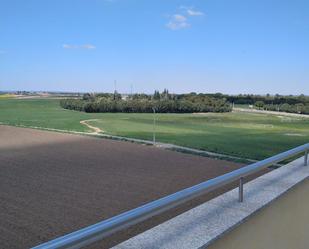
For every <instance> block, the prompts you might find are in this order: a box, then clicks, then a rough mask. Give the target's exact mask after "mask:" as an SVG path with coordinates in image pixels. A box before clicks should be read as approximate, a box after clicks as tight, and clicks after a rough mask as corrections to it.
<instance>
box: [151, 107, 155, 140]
mask: <svg viewBox="0 0 309 249" xmlns="http://www.w3.org/2000/svg"><path fill="white" fill-rule="evenodd" d="M152 110H153V131H152V140H153V145H156V108H154V107H152Z"/></svg>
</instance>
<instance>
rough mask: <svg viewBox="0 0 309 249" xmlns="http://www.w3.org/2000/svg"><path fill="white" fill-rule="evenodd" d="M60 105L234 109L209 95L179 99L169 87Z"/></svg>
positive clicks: (102, 109) (121, 108)
mask: <svg viewBox="0 0 309 249" xmlns="http://www.w3.org/2000/svg"><path fill="white" fill-rule="evenodd" d="M60 105H61V106H62V107H63V108H65V109H70V110H76V111H84V112H90V113H96V112H125V113H152V112H153V108H154V109H155V111H156V112H158V113H193V112H230V111H231V106H230V104H229V103H228V102H227V101H226V100H225V99H222V98H220V99H219V98H218V99H217V98H213V97H208V96H203V97H196V98H192V96H191V97H190V98H184V97H181V98H178V96H177V95H171V94H169V93H168V91H167V90H165V92H163V93H162V94H160V93H158V92H155V94H154V95H145V94H135V95H133V96H128V97H127V98H126V99H122V98H121V95H119V94H116V93H115V94H95V95H94V94H85V95H84V96H83V98H82V99H62V100H61V101H60Z"/></svg>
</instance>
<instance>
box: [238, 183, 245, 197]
mask: <svg viewBox="0 0 309 249" xmlns="http://www.w3.org/2000/svg"><path fill="white" fill-rule="evenodd" d="M238 190H239V192H238V201H239V202H243V201H244V178H243V177H240V178H239V189H238Z"/></svg>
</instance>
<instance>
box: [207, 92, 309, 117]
mask: <svg viewBox="0 0 309 249" xmlns="http://www.w3.org/2000/svg"><path fill="white" fill-rule="evenodd" d="M207 96H212V97H216V98H224V99H226V100H227V101H228V102H230V103H234V104H246V105H252V106H255V107H256V108H258V109H260V110H268V111H279V112H290V113H299V114H309V96H306V95H304V94H301V95H298V96H294V95H287V96H285V95H279V94H276V95H270V94H266V95H254V94H239V95H224V94H221V93H216V94H208V95H207Z"/></svg>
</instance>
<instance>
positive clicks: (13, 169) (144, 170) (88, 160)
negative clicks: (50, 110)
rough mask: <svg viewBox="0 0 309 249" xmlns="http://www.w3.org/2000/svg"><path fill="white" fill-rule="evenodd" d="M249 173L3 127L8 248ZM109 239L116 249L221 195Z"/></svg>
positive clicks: (2, 196)
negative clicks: (203, 184) (220, 177)
mask: <svg viewBox="0 0 309 249" xmlns="http://www.w3.org/2000/svg"><path fill="white" fill-rule="evenodd" d="M239 167H241V165H240V164H236V163H232V162H226V161H222V160H216V159H210V158H205V157H199V156H193V155H187V154H181V153H178V152H173V151H167V150H164V149H160V148H155V147H153V146H146V145H138V144H134V143H129V142H120V141H114V140H108V139H99V138H92V137H87V136H80V135H70V134H61V133H57V132H49V131H40V130H34V129H26V128H16V127H9V126H2V125H0V244H1V248H29V247H31V246H35V245H37V244H40V243H42V242H45V241H48V240H51V239H54V238H56V237H58V236H61V235H64V234H67V233H69V232H73V231H75V230H77V229H80V228H83V227H85V226H88V225H91V224H94V223H96V222H99V221H101V220H104V219H106V218H109V217H111V216H114V215H117V214H119V213H121V212H123V211H126V210H129V209H132V208H135V207H138V206H139V205H141V204H145V203H147V202H149V201H152V200H155V199H158V198H160V197H163V196H165V195H168V194H171V193H174V192H175V191H178V190H181V189H183V188H186V187H190V186H192V185H194V184H197V183H200V182H202V181H205V180H207V179H210V178H213V177H215V176H218V175H221V174H224V173H226V172H229V171H231V170H234V169H236V168H239ZM222 191H224V189H223V190H220V191H217V192H216V193H210V194H207V195H206V196H204V197H203V198H199V199H198V200H196V201H192V202H190V203H187V204H185V205H182V206H181V207H179V208H177V209H175V210H173V211H169V212H167V213H165V214H163V215H160V216H157V217H154V218H152V219H150V220H149V221H147V222H143V223H141V224H139V225H137V226H134V227H133V228H131V229H128V230H126V231H123V232H121V233H117V234H116V235H114V236H111V237H110V238H107V239H105V240H104V241H102V242H101V243H100V244H99V245H94V246H92V247H90V248H108V247H110V246H112V245H115V244H117V243H119V242H121V241H122V240H124V239H126V238H128V237H130V236H133V235H134V234H137V233H139V232H141V231H143V230H145V229H148V228H150V227H151V226H154V225H156V224H158V223H160V222H162V221H164V220H166V219H168V218H170V217H172V216H175V215H177V214H179V213H181V212H183V211H184V210H187V209H188V208H190V207H192V206H194V205H197V204H198V203H199V202H201V201H205V200H207V199H209V198H211V197H213V196H215V195H216V194H218V193H220V192H222Z"/></svg>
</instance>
